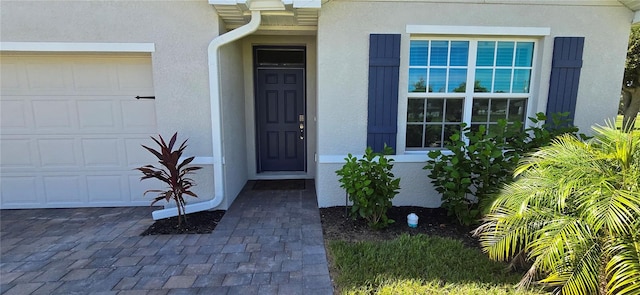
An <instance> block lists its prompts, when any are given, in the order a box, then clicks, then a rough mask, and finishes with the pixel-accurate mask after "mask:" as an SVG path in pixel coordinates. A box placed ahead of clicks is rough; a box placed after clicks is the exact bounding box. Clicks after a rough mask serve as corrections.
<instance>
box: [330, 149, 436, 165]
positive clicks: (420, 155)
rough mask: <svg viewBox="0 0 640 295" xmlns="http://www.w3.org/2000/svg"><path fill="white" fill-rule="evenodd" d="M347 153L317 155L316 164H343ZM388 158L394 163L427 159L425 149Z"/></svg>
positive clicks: (419, 161)
mask: <svg viewBox="0 0 640 295" xmlns="http://www.w3.org/2000/svg"><path fill="white" fill-rule="evenodd" d="M353 156H354V157H356V158H358V159H361V158H362V155H353ZM346 157H347V155H319V156H318V164H344V163H346V162H347V161H346V160H345V158H346ZM387 157H388V158H389V159H393V160H394V161H395V162H396V163H425V162H427V160H429V157H428V156H427V151H424V152H416V153H406V154H402V155H392V156H387Z"/></svg>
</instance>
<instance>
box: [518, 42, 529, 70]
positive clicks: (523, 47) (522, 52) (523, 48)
mask: <svg viewBox="0 0 640 295" xmlns="http://www.w3.org/2000/svg"><path fill="white" fill-rule="evenodd" d="M532 63H533V42H518V45H517V46H516V64H515V66H516V67H530V66H531V65H532Z"/></svg>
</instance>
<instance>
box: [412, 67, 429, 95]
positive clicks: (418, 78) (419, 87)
mask: <svg viewBox="0 0 640 295" xmlns="http://www.w3.org/2000/svg"><path fill="white" fill-rule="evenodd" d="M426 91H427V69H424V68H417V69H416V68H414V69H409V92H426Z"/></svg>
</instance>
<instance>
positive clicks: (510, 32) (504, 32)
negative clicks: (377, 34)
mask: <svg viewBox="0 0 640 295" xmlns="http://www.w3.org/2000/svg"><path fill="white" fill-rule="evenodd" d="M407 33H409V34H429V35H491V36H549V35H551V28H547V27H483V26H430V25H407Z"/></svg>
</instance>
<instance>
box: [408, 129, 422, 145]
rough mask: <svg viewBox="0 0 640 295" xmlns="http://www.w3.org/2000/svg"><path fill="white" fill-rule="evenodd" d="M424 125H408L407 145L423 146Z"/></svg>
mask: <svg viewBox="0 0 640 295" xmlns="http://www.w3.org/2000/svg"><path fill="white" fill-rule="evenodd" d="M422 126H423V125H407V147H410V148H411V147H414V148H415V147H417V148H421V147H422Z"/></svg>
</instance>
